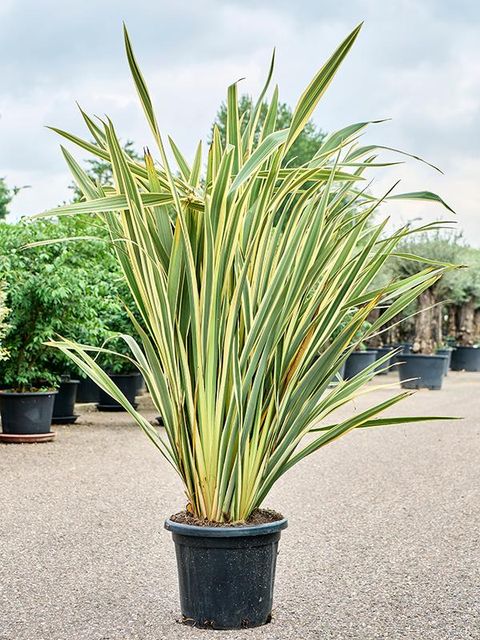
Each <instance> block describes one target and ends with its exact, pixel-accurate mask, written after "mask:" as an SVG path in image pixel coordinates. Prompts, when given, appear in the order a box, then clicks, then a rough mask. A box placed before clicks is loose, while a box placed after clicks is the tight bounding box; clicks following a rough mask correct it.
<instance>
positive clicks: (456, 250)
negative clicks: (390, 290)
mask: <svg viewBox="0 0 480 640" xmlns="http://www.w3.org/2000/svg"><path fill="white" fill-rule="evenodd" d="M463 252H464V245H463V242H462V241H461V237H460V236H459V235H458V234H456V233H454V232H450V233H448V232H445V231H437V232H436V233H434V234H432V233H423V234H418V235H417V236H416V237H415V238H414V239H411V238H410V239H408V240H406V241H404V242H402V243H401V244H400V245H399V248H398V254H397V255H396V256H395V258H394V259H393V260H391V261H390V262H389V265H388V268H387V270H386V273H387V274H388V276H387V277H390V278H408V277H409V276H412V275H414V274H416V273H418V272H419V271H421V270H422V269H423V268H425V267H426V266H427V265H440V264H445V263H448V264H457V263H460V262H461V260H462V257H463ZM417 256H422V260H421V261H419V260H418V258H417ZM462 271H463V270H452V271H451V272H449V273H447V274H446V275H445V277H444V278H441V279H440V280H438V281H436V282H434V283H433V284H432V285H431V286H430V287H428V288H427V289H425V290H424V291H422V292H421V293H420V295H419V296H418V298H417V299H416V300H415V301H414V302H413V303H412V304H411V305H410V308H409V309H407V310H406V312H407V313H408V314H409V315H412V316H413V323H412V330H413V331H412V336H411V337H412V341H413V349H412V350H413V352H414V353H417V352H418V353H423V354H426V355H431V354H433V353H435V350H436V349H437V347H438V346H441V345H442V344H443V342H444V338H445V330H444V329H445V328H444V324H445V320H444V316H445V311H446V305H445V301H447V300H449V299H450V300H451V298H452V296H453V297H455V298H458V296H459V295H461V294H459V292H458V289H459V288H460V286H459V282H458V278H462V276H461V274H462ZM468 278H470V276H468ZM455 290H457V293H455Z"/></svg>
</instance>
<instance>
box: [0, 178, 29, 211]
mask: <svg viewBox="0 0 480 640" xmlns="http://www.w3.org/2000/svg"><path fill="white" fill-rule="evenodd" d="M24 188H26V187H12V188H10V187H9V186H8V185H7V183H6V181H5V178H0V220H5V218H6V217H7V215H8V214H9V210H8V205H9V204H10V202H11V201H12V200H13V198H14V197H15V196H16V195H17V193H18V192H19V191H20V189H24Z"/></svg>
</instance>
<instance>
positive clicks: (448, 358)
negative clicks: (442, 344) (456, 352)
mask: <svg viewBox="0 0 480 640" xmlns="http://www.w3.org/2000/svg"><path fill="white" fill-rule="evenodd" d="M436 354H437V356H445V358H446V359H445V370H444V375H445V376H448V370H449V369H450V366H451V364H452V349H451V348H448V349H437V351H436Z"/></svg>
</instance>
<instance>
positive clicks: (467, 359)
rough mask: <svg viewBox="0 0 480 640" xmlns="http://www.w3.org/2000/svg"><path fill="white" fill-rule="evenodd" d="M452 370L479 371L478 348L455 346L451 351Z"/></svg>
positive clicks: (479, 354)
mask: <svg viewBox="0 0 480 640" xmlns="http://www.w3.org/2000/svg"><path fill="white" fill-rule="evenodd" d="M451 369H452V371H480V348H478V347H455V349H454V350H453V351H452V365H451Z"/></svg>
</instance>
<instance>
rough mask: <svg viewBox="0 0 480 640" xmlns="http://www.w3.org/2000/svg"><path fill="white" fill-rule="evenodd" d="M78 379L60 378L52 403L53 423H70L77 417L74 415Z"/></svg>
mask: <svg viewBox="0 0 480 640" xmlns="http://www.w3.org/2000/svg"><path fill="white" fill-rule="evenodd" d="M79 383H80V381H79V380H62V382H60V385H59V387H58V393H57V395H56V396H55V401H54V403H53V416H52V423H53V424H72V423H73V422H75V420H76V419H77V418H78V416H77V415H75V402H76V398H77V389H78V385H79Z"/></svg>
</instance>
